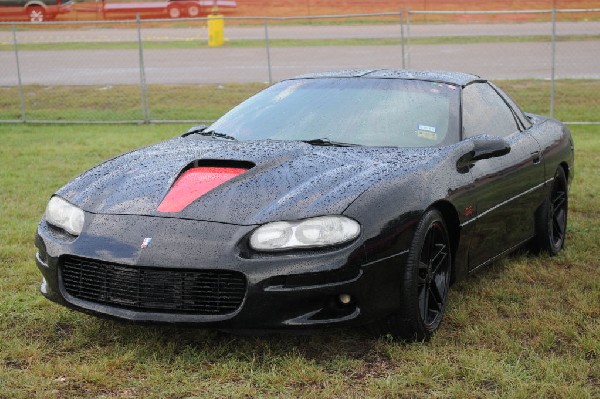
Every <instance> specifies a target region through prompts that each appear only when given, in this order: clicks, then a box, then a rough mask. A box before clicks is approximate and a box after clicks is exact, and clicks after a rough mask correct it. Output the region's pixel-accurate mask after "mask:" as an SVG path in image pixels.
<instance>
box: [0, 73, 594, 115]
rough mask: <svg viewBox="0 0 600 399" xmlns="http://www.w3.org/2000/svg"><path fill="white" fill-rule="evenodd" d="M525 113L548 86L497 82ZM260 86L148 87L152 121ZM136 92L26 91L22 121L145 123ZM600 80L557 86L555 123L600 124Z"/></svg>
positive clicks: (6, 107) (232, 101)
mask: <svg viewBox="0 0 600 399" xmlns="http://www.w3.org/2000/svg"><path fill="white" fill-rule="evenodd" d="M496 83H498V85H499V86H500V87H502V88H503V89H505V90H506V91H507V92H508V93H509V94H510V95H511V96H512V97H514V99H515V100H516V101H517V103H519V104H520V105H521V106H522V107H523V109H524V110H526V111H528V112H532V113H536V114H541V115H549V113H550V82H548V81H545V80H506V81H497V82H496ZM265 87H266V84H262V83H249V84H241V83H229V84H222V85H150V86H149V89H148V96H149V105H150V119H151V120H195V121H203V120H214V119H216V118H218V117H219V116H220V115H222V114H223V113H224V112H225V111H227V110H228V109H230V108H231V107H233V106H234V105H236V104H238V103H239V102H240V101H242V100H244V99H245V98H247V97H248V96H250V95H252V94H254V93H256V92H258V91H259V90H261V89H263V88H265ZM140 95H141V93H140V89H139V87H138V86H135V85H115V86H40V85H30V86H25V88H24V98H25V109H26V119H27V120H28V121H35V120H42V121H43V120H53V121H139V120H142V119H143V112H142V107H141V105H140V104H141V100H140ZM19 98H20V96H19V91H18V88H16V87H0V121H3V120H4V121H7V120H21V105H20V100H19ZM598 109H600V80H597V79H596V80H586V79H564V80H559V81H557V82H556V115H555V116H556V117H557V118H558V119H560V120H563V121H592V122H594V121H595V122H598V121H600V115H599V114H598V112H597V110H598Z"/></svg>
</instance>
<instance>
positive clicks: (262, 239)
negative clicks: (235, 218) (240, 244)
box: [250, 215, 360, 251]
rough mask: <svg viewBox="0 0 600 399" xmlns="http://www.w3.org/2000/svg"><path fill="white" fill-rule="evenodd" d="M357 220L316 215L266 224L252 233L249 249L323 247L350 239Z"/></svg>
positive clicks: (357, 229)
mask: <svg viewBox="0 0 600 399" xmlns="http://www.w3.org/2000/svg"><path fill="white" fill-rule="evenodd" d="M359 234H360V225H359V224H358V222H357V221H355V220H352V219H350V218H347V217H345V216H333V215H332V216H319V217H316V218H311V219H305V220H301V221H297V222H273V223H267V224H265V225H263V226H261V227H259V228H258V229H256V230H255V231H254V233H252V235H251V236H250V246H251V247H252V248H253V249H256V250H258V251H276V250H280V249H291V248H307V247H326V246H330V245H337V244H343V243H345V242H348V241H352V240H354V239H355V238H356V237H358V235H359Z"/></svg>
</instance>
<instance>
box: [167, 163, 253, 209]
mask: <svg viewBox="0 0 600 399" xmlns="http://www.w3.org/2000/svg"><path fill="white" fill-rule="evenodd" d="M247 170H248V169H246V168H229V167H215V166H200V167H196V168H191V169H188V170H186V171H185V172H184V173H182V174H181V176H179V178H177V180H176V181H175V183H174V184H173V186H172V187H171V189H170V190H169V192H168V193H167V195H166V196H165V198H164V199H163V200H162V202H161V203H160V205H159V206H158V209H157V210H158V211H159V212H180V211H182V210H183V209H184V208H185V207H186V206H188V205H189V204H191V203H192V202H194V201H195V200H197V199H198V198H200V197H202V196H203V195H204V194H206V193H207V192H209V191H210V190H212V189H213V188H216V187H218V186H220V185H221V184H223V183H225V182H226V181H228V180H230V179H233V178H234V177H236V176H237V175H239V174H242V173H244V172H245V171H247Z"/></svg>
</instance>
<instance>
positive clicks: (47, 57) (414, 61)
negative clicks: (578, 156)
mask: <svg viewBox="0 0 600 399" xmlns="http://www.w3.org/2000/svg"><path fill="white" fill-rule="evenodd" d="M556 51H557V70H556V71H557V76H558V77H559V78H600V57H598V54H600V41H580V42H558V43H557V45H556ZM19 54H20V57H19V61H20V65H21V77H22V80H23V83H24V84H40V85H81V84H83V85H86V84H87V85H91V84H94V85H113V84H137V83H139V81H140V76H139V68H138V65H139V64H138V52H137V50H65V51H21V52H20V53H19ZM550 54H551V48H550V44H549V43H493V44H461V45H456V44H454V45H420V46H416V45H414V46H411V56H410V60H411V65H410V66H411V67H412V68H427V69H447V70H456V71H468V72H473V73H476V74H480V75H482V76H485V77H488V78H492V79H516V78H541V79H546V78H549V77H550ZM144 61H145V66H146V75H147V81H148V83H150V84H155V83H161V84H204V83H223V82H266V81H268V69H267V58H266V51H265V49H264V48H235V49H227V48H215V49H168V50H165V49H157V50H146V51H145V53H144ZM271 61H272V76H273V80H275V81H276V80H280V79H282V78H286V77H290V76H294V75H298V74H301V73H306V72H311V71H323V70H332V69H339V68H377V67H383V68H386V67H387V68H399V67H401V66H402V56H401V48H400V46H338V47H294V48H282V47H277V48H272V49H271ZM15 65H16V63H15V59H14V53H12V52H10V51H0V70H1V73H0V86H13V85H16V84H17V73H16V66H15Z"/></svg>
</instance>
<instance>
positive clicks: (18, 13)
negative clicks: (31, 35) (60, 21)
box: [0, 0, 73, 22]
mask: <svg viewBox="0 0 600 399" xmlns="http://www.w3.org/2000/svg"><path fill="white" fill-rule="evenodd" d="M72 4H73V2H72V1H71V0H0V19H4V20H6V19H8V20H23V19H27V20H29V21H31V22H44V21H51V20H53V19H54V18H56V16H57V15H59V14H64V13H67V12H69V11H71V5H72Z"/></svg>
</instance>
